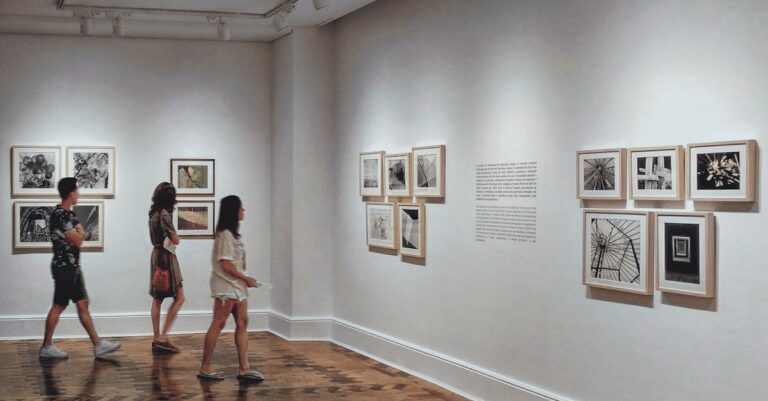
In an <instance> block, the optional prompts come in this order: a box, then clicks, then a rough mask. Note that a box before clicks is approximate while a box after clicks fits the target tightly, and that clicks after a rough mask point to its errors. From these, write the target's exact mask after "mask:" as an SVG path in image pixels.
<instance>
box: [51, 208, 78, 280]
mask: <svg viewBox="0 0 768 401" xmlns="http://www.w3.org/2000/svg"><path fill="white" fill-rule="evenodd" d="M78 224H80V221H79V220H78V219H77V215H76V214H75V212H74V211H72V210H67V209H64V208H62V207H61V205H56V209H54V211H53V213H52V214H51V224H49V225H48V226H49V227H50V228H51V242H53V261H51V265H52V266H53V267H62V268H63V267H79V266H80V248H78V247H76V246H74V245H72V244H70V243H69V241H67V237H66V235H65V234H66V233H67V231H69V230H73V229H74V228H75V227H77V225H78Z"/></svg>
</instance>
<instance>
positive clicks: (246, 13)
mask: <svg viewBox="0 0 768 401" xmlns="http://www.w3.org/2000/svg"><path fill="white" fill-rule="evenodd" d="M373 1H375V0H325V1H319V2H320V3H323V2H324V3H327V5H326V6H325V7H322V8H320V9H316V7H315V4H314V3H313V0H154V1H151V0H0V33H21V34H45V35H82V36H116V35H117V28H114V30H113V26H114V25H115V24H116V23H115V18H116V17H119V18H122V19H123V22H124V30H123V31H122V32H121V34H120V35H119V36H123V37H127V38H171V39H191V40H232V41H248V42H269V41H272V40H275V39H277V38H280V37H282V36H284V35H287V34H288V33H290V32H291V30H292V28H298V27H316V26H322V25H324V24H326V23H328V22H331V21H333V20H335V19H337V18H339V17H342V16H344V15H346V14H349V13H351V12H353V11H355V10H357V9H359V8H361V7H363V6H365V5H367V4H370V3H372V2H373ZM57 5H58V7H57ZM281 11H282V13H281ZM83 15H86V16H89V17H90V21H89V23H90V24H91V25H90V28H89V29H87V30H85V29H84V28H82V25H81V24H82V19H81V18H82V17H83ZM281 17H284V21H285V23H284V25H281V24H279V23H278V21H276V19H278V18H281ZM219 21H221V22H224V23H225V25H226V29H227V31H228V35H227V36H224V35H222V34H220V32H219V30H218V29H217V24H218V23H219ZM83 32H87V33H88V34H87V35H84V34H83Z"/></svg>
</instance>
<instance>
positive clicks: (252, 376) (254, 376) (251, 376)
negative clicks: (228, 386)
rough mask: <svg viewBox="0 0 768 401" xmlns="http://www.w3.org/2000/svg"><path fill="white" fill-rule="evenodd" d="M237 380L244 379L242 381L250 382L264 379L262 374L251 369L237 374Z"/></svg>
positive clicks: (258, 381)
mask: <svg viewBox="0 0 768 401" xmlns="http://www.w3.org/2000/svg"><path fill="white" fill-rule="evenodd" d="M237 380H240V381H244V382H251V383H261V382H263V381H264V375H262V374H261V373H260V372H259V371H257V370H251V371H250V372H248V373H246V374H243V375H237Z"/></svg>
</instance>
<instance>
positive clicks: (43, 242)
mask: <svg viewBox="0 0 768 401" xmlns="http://www.w3.org/2000/svg"><path fill="white" fill-rule="evenodd" d="M56 205H57V203H56V202H53V201H37V200H31V201H19V202H14V204H13V247H14V248H16V249H36V250H51V249H52V248H53V244H51V231H50V227H49V226H48V225H49V224H50V222H51V214H53V210H54V209H56Z"/></svg>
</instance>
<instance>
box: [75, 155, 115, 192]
mask: <svg viewBox="0 0 768 401" xmlns="http://www.w3.org/2000/svg"><path fill="white" fill-rule="evenodd" d="M67 175H68V176H69V177H75V179H77V187H78V189H79V190H80V195H83V196H114V195H115V179H116V178H115V148H114V147H111V146H108V147H97V146H84V147H68V148H67Z"/></svg>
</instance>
